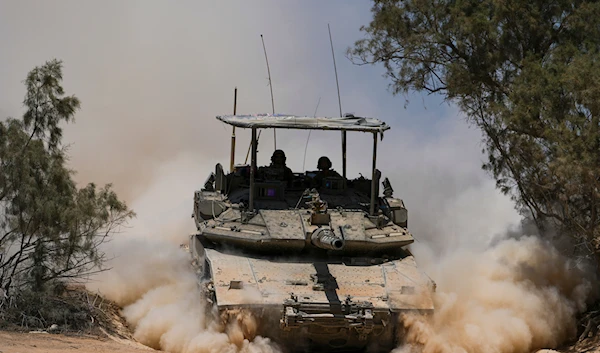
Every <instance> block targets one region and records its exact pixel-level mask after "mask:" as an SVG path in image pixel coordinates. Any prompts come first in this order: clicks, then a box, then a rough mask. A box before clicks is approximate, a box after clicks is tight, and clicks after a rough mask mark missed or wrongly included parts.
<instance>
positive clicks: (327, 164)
mask: <svg viewBox="0 0 600 353" xmlns="http://www.w3.org/2000/svg"><path fill="white" fill-rule="evenodd" d="M330 168H331V161H330V160H329V158H327V157H325V156H323V157H321V158H319V161H318V162H317V169H319V170H329V169H330Z"/></svg>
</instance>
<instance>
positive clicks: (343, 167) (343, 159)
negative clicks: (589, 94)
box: [327, 23, 346, 179]
mask: <svg viewBox="0 0 600 353" xmlns="http://www.w3.org/2000/svg"><path fill="white" fill-rule="evenodd" d="M327 29H328V30H329V44H331V56H332V57H333V70H334V72H335V84H336V86H337V94H338V105H339V107H340V118H341V117H342V99H341V98H340V83H339V81H338V74H337V66H336V64H335V53H334V51H333V39H331V27H330V26H329V23H328V24H327ZM342 176H343V177H344V179H345V178H346V131H342Z"/></svg>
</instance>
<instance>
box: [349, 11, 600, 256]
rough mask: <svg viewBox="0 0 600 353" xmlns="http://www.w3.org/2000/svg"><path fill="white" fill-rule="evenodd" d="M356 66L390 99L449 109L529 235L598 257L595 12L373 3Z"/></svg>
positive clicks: (599, 43) (599, 95)
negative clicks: (387, 90) (477, 144)
mask: <svg viewBox="0 0 600 353" xmlns="http://www.w3.org/2000/svg"><path fill="white" fill-rule="evenodd" d="M372 13H373V20H372V22H371V23H370V24H369V25H368V26H366V27H365V26H363V27H361V31H363V32H364V33H365V34H366V37H365V38H364V39H361V40H359V41H357V42H356V43H355V45H354V47H352V48H349V49H348V56H349V58H350V59H351V60H352V61H353V62H354V63H356V64H359V65H364V64H376V63H382V64H383V65H384V66H385V68H386V76H387V77H388V78H389V79H390V80H391V84H390V87H391V89H392V92H393V93H394V94H398V93H407V92H409V91H413V90H414V91H422V92H427V93H429V94H439V95H442V96H443V97H444V98H445V99H446V100H447V101H449V102H453V103H456V104H457V105H458V106H459V107H460V109H461V110H462V111H463V112H464V113H465V114H466V115H467V117H468V121H469V122H470V123H472V124H474V125H476V126H477V127H479V128H480V129H481V130H482V131H483V133H484V142H485V149H484V152H487V156H488V161H487V162H486V163H485V164H484V166H483V167H484V169H486V170H487V171H489V172H490V173H491V174H492V175H493V176H494V177H495V179H496V181H497V186H498V187H499V188H500V190H502V191H503V192H504V193H507V194H510V195H511V196H512V197H513V199H514V200H515V201H516V202H517V207H518V208H519V209H520V210H521V211H522V212H523V213H524V214H527V215H528V216H530V217H532V218H533V220H534V221H535V223H536V224H537V225H538V227H539V228H540V230H541V231H542V232H543V231H544V230H547V229H549V227H552V228H553V229H557V230H559V231H560V232H562V233H567V234H569V235H571V236H572V237H574V238H575V239H577V240H578V241H579V243H581V244H584V245H586V246H587V248H588V249H589V250H591V251H592V252H594V253H596V254H597V255H598V254H600V204H599V201H600V193H599V187H600V185H599V184H600V134H599V118H600V62H599V61H600V55H599V48H600V22H599V21H600V3H599V2H596V1H578V0H549V1H546V0H533V1H519V0H503V1H501V0H482V1H479V0H477V1H476V0H404V1H401V0H376V1H374V5H373V7H372Z"/></svg>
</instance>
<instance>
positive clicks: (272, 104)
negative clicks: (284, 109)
mask: <svg viewBox="0 0 600 353" xmlns="http://www.w3.org/2000/svg"><path fill="white" fill-rule="evenodd" d="M260 40H261V41H262V45H263V50H264V52H265V61H266V62H267V73H268V74H269V88H270V89H271V108H272V109H273V115H275V100H274V99H273V83H272V82H271V69H269V59H268V58H267V48H266V47H265V39H264V38H263V35H262V34H261V35H260ZM273 143H274V144H275V149H277V133H276V132H275V129H273Z"/></svg>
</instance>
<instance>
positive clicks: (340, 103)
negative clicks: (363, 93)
mask: <svg viewBox="0 0 600 353" xmlns="http://www.w3.org/2000/svg"><path fill="white" fill-rule="evenodd" d="M327 29H328V30H329V44H331V56H332V57H333V70H334V71H335V84H336V86H337V93H338V104H339V106H340V118H341V117H342V99H341V98H340V83H339V81H338V74H337V66H336V65H335V53H334V52H333V40H332V39H331V27H329V23H328V24H327Z"/></svg>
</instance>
